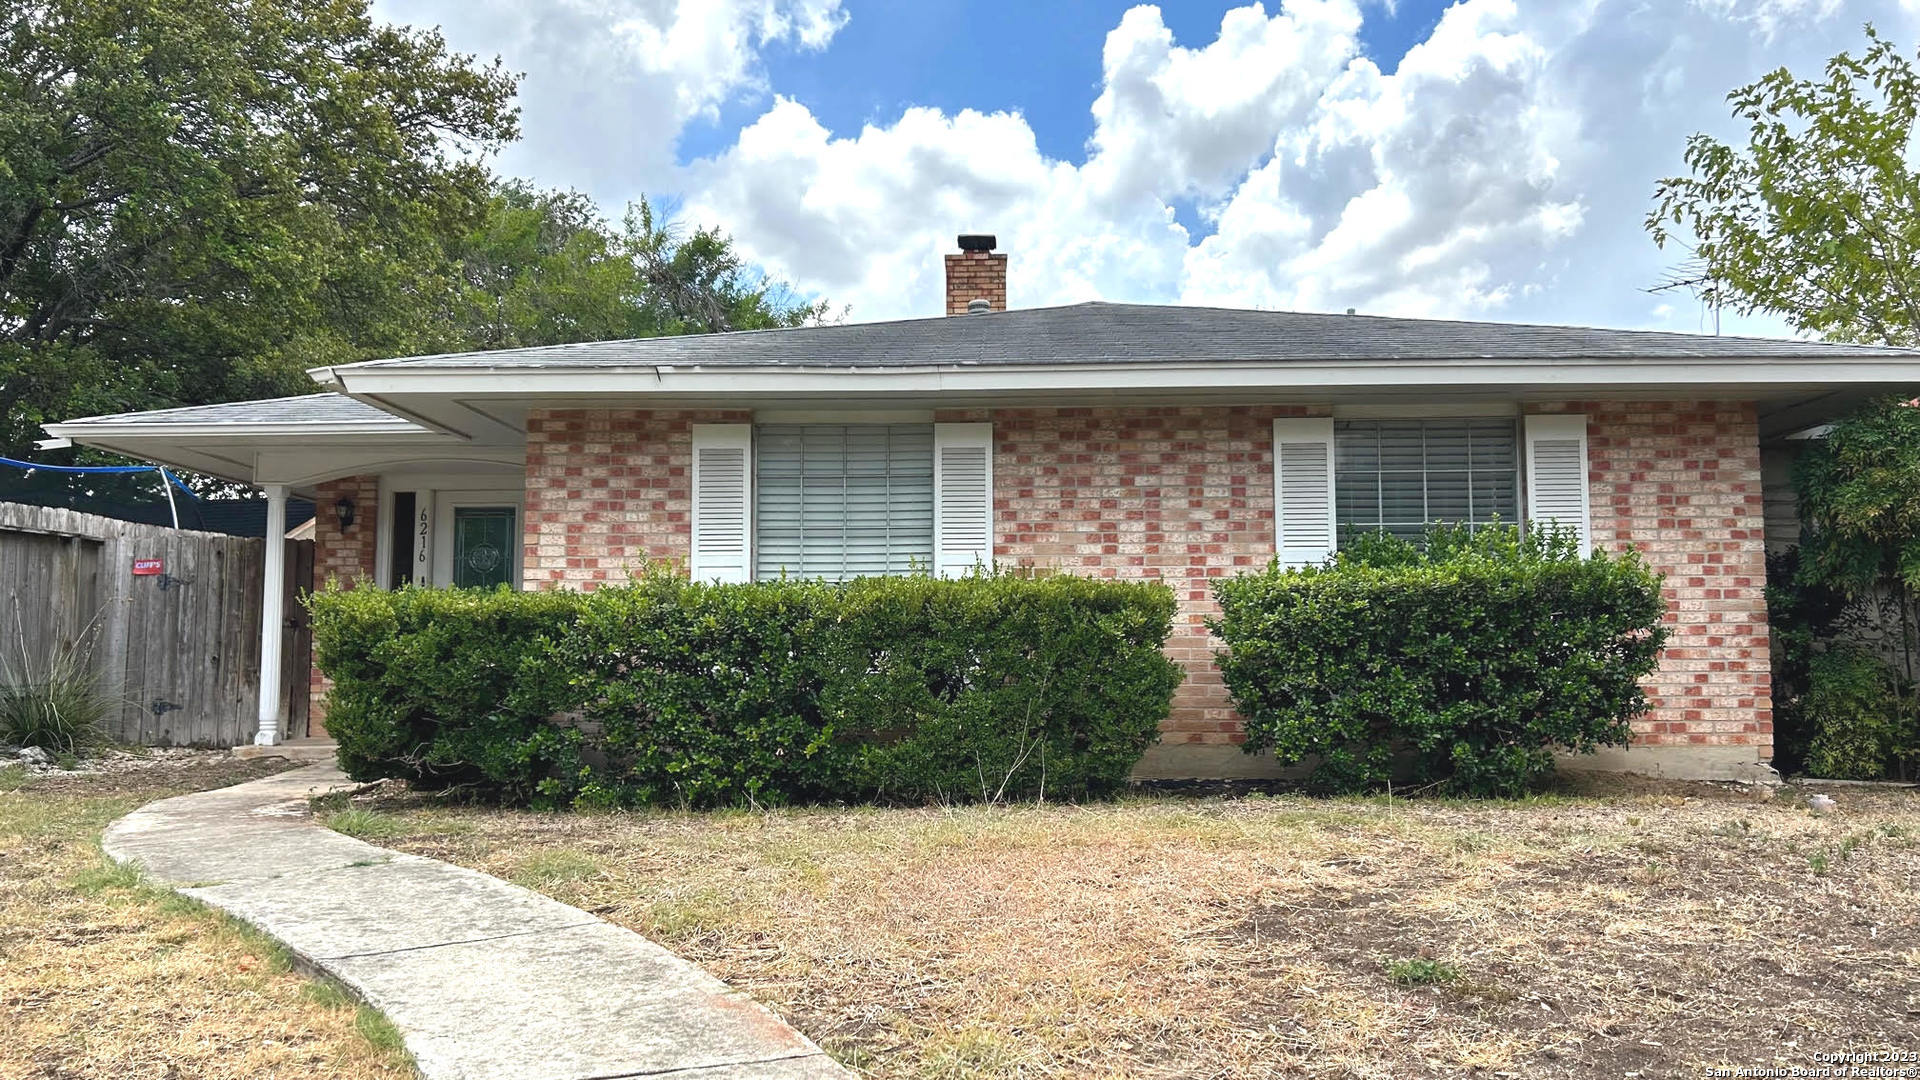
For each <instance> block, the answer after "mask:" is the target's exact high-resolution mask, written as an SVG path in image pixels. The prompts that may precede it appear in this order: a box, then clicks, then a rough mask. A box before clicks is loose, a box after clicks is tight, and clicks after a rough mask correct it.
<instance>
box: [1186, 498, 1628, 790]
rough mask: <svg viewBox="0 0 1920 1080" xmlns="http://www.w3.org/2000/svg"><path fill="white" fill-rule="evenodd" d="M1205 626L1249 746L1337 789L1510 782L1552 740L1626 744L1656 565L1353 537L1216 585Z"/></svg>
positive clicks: (1505, 530)
mask: <svg viewBox="0 0 1920 1080" xmlns="http://www.w3.org/2000/svg"><path fill="white" fill-rule="evenodd" d="M1214 596H1215V598H1216V599H1218V601H1219V602H1220V607H1221V615H1220V617H1219V618H1218V619H1216V620H1213V621H1212V622H1211V623H1210V624H1209V625H1210V628H1211V629H1212V630H1213V632H1214V633H1215V635H1216V636H1217V637H1218V638H1219V639H1220V640H1221V641H1222V642H1223V643H1224V644H1225V645H1226V649H1225V650H1223V651H1221V652H1220V653H1219V654H1218V662H1219V664H1220V668H1221V671H1222V672H1223V674H1224V675H1225V679H1226V684H1227V689H1228V690H1229V691H1230V692H1231V694H1232V695H1233V698H1234V701H1235V703H1236V704H1237V705H1238V707H1239V709H1240V711H1241V713H1242V714H1243V715H1244V716H1245V717H1246V720H1247V743H1246V748H1247V749H1248V750H1249V751H1254V750H1262V749H1270V750H1272V751H1273V752H1274V754H1275V756H1276V757H1277V758H1278V759H1279V760H1280V761H1281V762H1283V763H1286V764H1298V763H1303V762H1307V761H1314V762H1316V763H1317V764H1316V767H1315V772H1314V778H1315V780H1316V781H1317V782H1319V783H1320V784H1321V785H1323V786H1326V787H1329V788H1334V789H1338V790H1347V791H1353V790H1366V789H1375V788H1379V787H1382V786H1385V785H1386V784H1388V783H1389V782H1390V781H1391V780H1393V779H1394V778H1395V777H1396V776H1398V777H1399V778H1400V779H1401V780H1403V781H1405V782H1407V783H1410V784H1417V785H1436V786H1440V787H1443V788H1446V789H1449V790H1453V791H1459V792H1464V793H1472V794H1512V793H1517V792H1519V791H1522V790H1525V789H1527V788H1530V787H1532V786H1534V785H1536V784H1537V783H1538V782H1539V781H1540V780H1541V779H1543V778H1544V777H1545V776H1546V775H1547V774H1548V773H1550V772H1551V771H1552V769H1553V756H1552V750H1553V748H1556V747H1562V748H1566V749H1569V750H1575V751H1590V750H1593V749H1597V748H1598V747H1600V746H1605V745H1616V744H1622V743H1625V742H1626V741H1627V740H1628V738H1629V736H1630V728H1629V722H1630V721H1631V720H1632V719H1633V718H1634V717H1635V716H1638V715H1640V714H1641V713H1643V712H1644V711H1645V710H1646V700H1645V698H1644V696H1643V695H1642V693H1641V690H1640V686H1639V682H1640V680H1641V679H1642V678H1643V677H1645V676H1646V675H1647V674H1649V673H1650V672H1652V670H1653V669H1654V667H1655V665H1656V664H1657V663H1658V659H1659V653H1660V648H1661V645H1662V643H1663V642H1664V640H1665V638H1666V631H1665V630H1664V629H1663V628H1662V627H1661V625H1660V624H1661V619H1662V616H1663V615H1664V614H1665V611H1666V605H1665V602H1664V601H1663V600H1662V598H1661V593H1660V578H1659V576H1658V575H1657V574H1655V573H1654V572H1653V571H1651V570H1649V569H1648V568H1647V567H1646V565H1645V564H1644V563H1643V562H1642V561H1641V560H1640V559H1639V558H1638V557H1637V556H1636V555H1633V554H1629V555H1626V556H1609V555H1604V554H1594V555H1591V556H1587V557H1582V556H1581V554H1580V553H1579V551H1578V550H1577V548H1576V545H1575V543H1574V541H1573V540H1572V539H1571V538H1570V537H1568V536H1566V535H1563V534H1551V533H1540V532H1535V533H1528V534H1523V533H1521V532H1520V530H1517V529H1514V528H1511V527H1499V528H1488V529H1484V530H1481V531H1480V532H1478V533H1477V534H1472V535H1469V534H1468V533H1466V532H1464V531H1459V530H1451V529H1440V530H1436V531H1435V532H1433V533H1430V534H1429V536H1428V538H1427V543H1426V544H1425V546H1424V547H1418V546H1415V545H1413V544H1410V543H1407V542H1405V541H1401V540H1397V539H1394V538H1392V537H1389V536H1386V535H1384V534H1381V535H1378V536H1368V537H1361V538H1358V539H1357V541H1356V542H1354V543H1352V544H1350V545H1348V548H1347V550H1344V551H1342V553H1341V554H1340V555H1339V556H1338V557H1337V558H1336V559H1335V560H1333V561H1332V562H1330V563H1329V564H1328V565H1325V566H1316V567H1306V568H1293V569H1281V568H1279V567H1274V568H1271V569H1269V570H1267V571H1266V572H1263V573H1254V574H1245V575H1242V576H1239V577H1236V578H1226V579H1221V580H1219V581H1217V582H1216V583H1215V584H1214Z"/></svg>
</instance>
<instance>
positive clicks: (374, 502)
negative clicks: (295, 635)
mask: <svg viewBox="0 0 1920 1080" xmlns="http://www.w3.org/2000/svg"><path fill="white" fill-rule="evenodd" d="M342 496H345V497H346V498H349V499H352V500H353V503H354V518H353V524H352V525H351V526H349V527H348V528H346V529H344V530H343V529H341V528H340V516H339V512H338V511H336V510H335V509H334V504H335V503H337V502H339V501H340V499H341V497H342ZM379 537H380V479H379V477H375V476H344V477H341V478H340V479H338V480H329V481H327V482H326V483H324V484H321V485H320V486H319V488H318V489H317V491H316V494H315V497H314V500H313V587H314V588H316V589H319V588H325V587H326V584H327V582H328V581H337V582H339V583H340V585H341V587H342V588H348V589H351V588H353V587H355V586H356V585H359V584H360V583H361V582H367V583H374V582H377V581H378V580H379V577H378V576H377V575H378V567H377V563H376V559H377V556H376V554H375V552H376V551H377V550H378V546H377V545H378V544H379ZM332 687H333V680H331V679H329V678H327V677H326V676H325V675H322V674H320V669H319V668H318V667H314V668H311V669H310V671H309V673H308V677H307V693H308V695H309V699H310V702H311V705H310V708H311V718H310V720H309V722H308V723H309V728H310V729H311V730H310V731H309V734H311V735H316V736H318V735H324V734H326V723H325V722H326V718H327V710H326V706H325V705H324V704H323V702H324V700H325V697H326V693H327V691H328V690H330V689H332Z"/></svg>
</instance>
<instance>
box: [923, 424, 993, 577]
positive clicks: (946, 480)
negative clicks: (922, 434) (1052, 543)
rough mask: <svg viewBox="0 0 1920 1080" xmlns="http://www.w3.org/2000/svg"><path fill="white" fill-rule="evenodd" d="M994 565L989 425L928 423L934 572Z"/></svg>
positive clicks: (957, 574) (942, 574)
mask: <svg viewBox="0 0 1920 1080" xmlns="http://www.w3.org/2000/svg"><path fill="white" fill-rule="evenodd" d="M992 565H993V425H992V424H935V425H933V572H934V573H935V574H937V575H939V576H940V577H960V576H962V575H964V574H966V573H968V572H969V571H971V570H972V569H973V568H974V567H976V566H981V567H991V566H992Z"/></svg>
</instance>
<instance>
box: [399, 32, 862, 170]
mask: <svg viewBox="0 0 1920 1080" xmlns="http://www.w3.org/2000/svg"><path fill="white" fill-rule="evenodd" d="M374 14H375V16H376V17H378V18H380V19H382V20H384V21H388V22H398V23H407V24H411V25H414V26H437V27H439V28H440V29H441V30H442V32H443V33H445V35H446V36H447V40H448V44H449V45H451V46H452V47H453V48H455V49H457V50H460V51H463V52H468V53H474V54H477V55H479V56H480V57H482V58H489V59H490V58H492V57H494V56H500V57H502V58H504V60H505V62H506V65H507V67H508V68H509V69H510V70H513V71H516V72H520V73H523V74H524V76H525V78H524V80H523V81H522V83H521V87H520V112H521V128H522V131H523V137H522V139H521V141H520V142H519V143H517V144H516V145H514V146H512V147H510V148H508V150H507V151H506V153H505V154H504V155H503V157H502V160H501V163H500V167H501V170H502V171H503V172H506V173H508V174H510V175H518V176H525V177H530V178H532V179H534V180H536V181H538V182H539V183H541V184H544V185H547V186H551V187H572V188H578V189H580V190H584V191H589V192H594V193H605V192H609V191H618V192H622V193H623V194H624V193H634V194H637V193H639V192H641V191H645V190H663V189H666V188H668V187H670V186H671V185H672V184H673V182H674V176H675V146H676V143H677V141H678V139H679V137H680V134H681V132H682V131H683V130H684V129H685V128H686V126H687V124H688V123H689V122H691V121H693V120H695V119H701V118H705V119H712V118H714V117H716V116H717V115H718V110H719V108H720V107H721V106H722V105H723V104H725V103H727V102H728V101H729V100H733V99H736V98H739V97H742V96H744V95H748V94H752V93H755V92H762V91H764V90H765V78H764V75H763V74H762V71H761V66H760V55H761V53H762V52H763V51H764V50H765V49H766V48H768V47H769V46H772V45H786V46H791V47H794V48H802V49H822V48H825V47H826V46H827V44H828V43H829V42H830V41H831V40H832V39H833V35H834V33H835V32H836V31H838V30H839V29H840V27H841V26H843V25H845V23H846V20H847V15H846V12H845V11H844V10H843V9H842V8H841V0H375V4H374Z"/></svg>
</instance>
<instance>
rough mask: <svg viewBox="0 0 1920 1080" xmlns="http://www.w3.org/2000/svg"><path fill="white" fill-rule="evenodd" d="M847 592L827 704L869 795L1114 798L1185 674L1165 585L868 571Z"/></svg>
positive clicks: (854, 776) (858, 785) (857, 784)
mask: <svg viewBox="0 0 1920 1080" xmlns="http://www.w3.org/2000/svg"><path fill="white" fill-rule="evenodd" d="M838 601H839V605H838V610H839V613H840V625H839V627H838V630H837V632H836V633H835V634H833V635H832V636H831V638H830V641H831V645H832V647H831V648H830V649H829V650H827V652H826V654H825V656H824V657H823V658H824V659H825V660H826V662H827V678H826V680H825V683H824V685H823V686H822V693H821V706H822V709H823V711H824V713H825V716H826V724H827V726H828V727H829V728H831V729H832V730H833V731H834V732H836V735H837V737H838V738H839V739H841V740H842V741H843V744H844V745H845V747H846V748H847V751H848V752H847V754H846V758H847V760H848V764H849V768H848V776H849V777H850V778H851V780H852V783H853V785H854V788H853V790H854V792H855V793H857V794H858V795H859V796H860V797H863V798H881V799H895V800H907V801H916V802H917V801H924V800H930V799H977V800H987V801H992V800H996V799H1000V798H1036V797H1055V798H1082V797H1086V796H1099V795H1107V794H1111V793H1112V792H1114V791H1117V790H1118V789H1119V788H1120V787H1122V786H1123V785H1124V784H1125V783H1126V781H1127V774H1128V773H1130V772H1131V771H1132V770H1133V767H1134V765H1135V764H1136V763H1138V762H1139V760H1140V757H1141V755H1142V754H1144V753H1146V750H1147V747H1149V746H1151V745H1153V744H1154V743H1155V742H1157V741H1158V740H1159V738H1160V722H1161V721H1162V720H1164V719H1166V716H1167V708H1168V705H1169V704H1170V703H1171V701H1172V697H1173V692H1174V689H1175V688H1176V687H1178V686H1179V685H1180V681H1181V679H1182V678H1184V673H1183V672H1182V671H1181V669H1180V666H1179V665H1178V664H1175V663H1174V662H1173V661H1171V660H1169V659H1167V657H1166V654H1165V653H1163V652H1162V651H1161V648H1162V646H1164V645H1165V644H1166V641H1167V636H1168V634H1169V633H1170V632H1171V631H1172V627H1173V612H1174V598H1173V592H1172V590H1170V589H1168V588H1167V587H1166V586H1164V585H1158V584H1155V585H1142V584H1127V583H1121V582H1115V581H1103V580H1094V579H1091V578H1083V577H1074V576H1071V575H1066V574H1059V575H1052V576H1047V577H1038V578H1031V577H1018V576H1013V575H1009V574H999V575H992V574H989V575H982V576H978V577H972V578H966V579H962V580H959V581H943V580H936V579H933V578H925V577H917V578H865V579H862V580H858V581H854V582H850V583H849V584H848V585H846V586H845V587H844V590H843V591H841V592H840V593H839V595H838Z"/></svg>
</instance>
